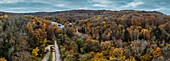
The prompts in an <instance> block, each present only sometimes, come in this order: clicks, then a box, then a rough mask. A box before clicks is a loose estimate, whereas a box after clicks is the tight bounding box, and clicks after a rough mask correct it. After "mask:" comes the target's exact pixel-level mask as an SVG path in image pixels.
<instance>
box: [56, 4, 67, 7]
mask: <svg viewBox="0 0 170 61" xmlns="http://www.w3.org/2000/svg"><path fill="white" fill-rule="evenodd" d="M56 6H58V7H64V6H65V4H57V5H56Z"/></svg>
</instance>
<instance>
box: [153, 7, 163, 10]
mask: <svg viewBox="0 0 170 61" xmlns="http://www.w3.org/2000/svg"><path fill="white" fill-rule="evenodd" d="M165 9H166V8H164V7H159V8H155V9H152V10H153V11H162V10H165Z"/></svg>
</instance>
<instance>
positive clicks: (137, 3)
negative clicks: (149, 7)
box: [122, 1, 144, 8]
mask: <svg viewBox="0 0 170 61" xmlns="http://www.w3.org/2000/svg"><path fill="white" fill-rule="evenodd" d="M142 4H144V2H142V1H139V2H130V3H128V4H127V5H125V6H122V7H125V8H135V7H137V6H139V5H142Z"/></svg>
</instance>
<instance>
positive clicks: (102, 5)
mask: <svg viewBox="0 0 170 61" xmlns="http://www.w3.org/2000/svg"><path fill="white" fill-rule="evenodd" d="M93 6H96V7H107V5H105V4H94V5H93Z"/></svg>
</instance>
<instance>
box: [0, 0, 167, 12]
mask: <svg viewBox="0 0 170 61" xmlns="http://www.w3.org/2000/svg"><path fill="white" fill-rule="evenodd" d="M74 9H76V10H77V9H89V10H146V11H160V12H162V13H164V14H168V15H170V0H0V11H5V12H15V13H30V12H53V11H64V10H74Z"/></svg>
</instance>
